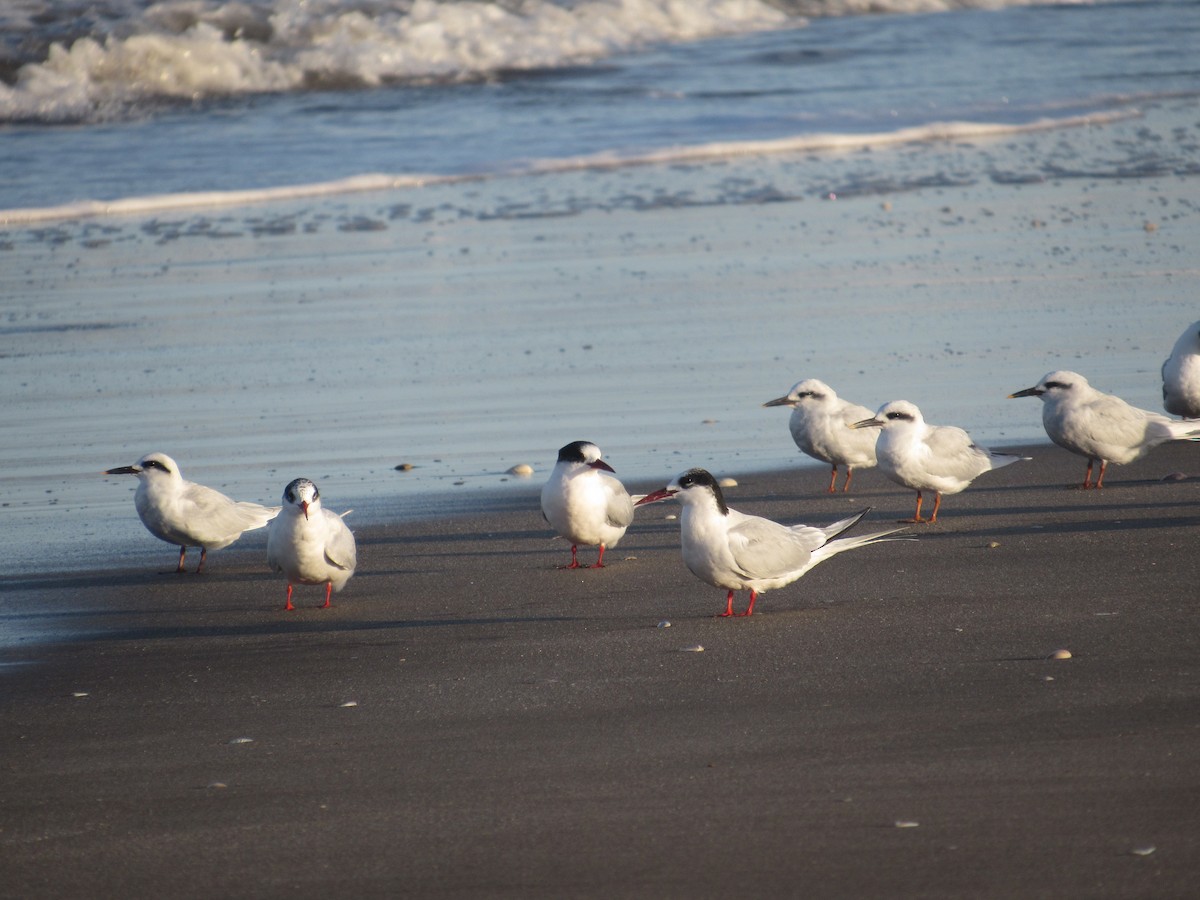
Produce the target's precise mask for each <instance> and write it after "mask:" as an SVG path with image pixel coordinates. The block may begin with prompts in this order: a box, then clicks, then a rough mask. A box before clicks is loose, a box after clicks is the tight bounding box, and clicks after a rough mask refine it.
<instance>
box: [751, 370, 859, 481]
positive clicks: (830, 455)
mask: <svg viewBox="0 0 1200 900" xmlns="http://www.w3.org/2000/svg"><path fill="white" fill-rule="evenodd" d="M763 406H790V407H791V409H792V415H791V418H790V419H789V420H788V428H789V429H790V430H791V432H792V440H793V441H795V442H796V446H797V447H799V448H800V451H801V452H802V453H806V454H807V455H809V456H811V457H812V458H813V459H819V460H821V461H822V462H827V463H829V464H830V466H832V467H833V468H832V471H831V472H830V473H829V493H831V494H832V493H834V491H835V489H836V487H837V475H838V466H845V468H846V482H845V484H843V485H842V490H843V491H848V490H850V479H851V478H852V477H853V476H854V470H855V469H870V468H873V467H874V466H875V438H876V437H877V436H878V435H875V434H872V433H871V432H868V431H858V430H855V429H854V428H853V427H852V426H853V425H854V423H855V422H859V421H861V420H863V419H867V418H870V416H871V410H869V409H867V408H866V407H865V406H859V405H858V404H857V403H851V402H849V401H848V400H843V399H841V398H840V397H839V396H838V395H837V394H835V393H834V392H833V388H831V387H830V386H829V385H827V384H825V382H823V381H818V380H817V379H815V378H808V379H805V380H804V381H801V382H798V383H797V384H795V385H794V386H793V387H792V389H791V390H790V391H788V392H787V393H786V394H784V395H783V396H782V397H776V398H775V399H774V400H768V401H767V402H766V403H764V404H763Z"/></svg>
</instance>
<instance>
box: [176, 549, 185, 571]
mask: <svg viewBox="0 0 1200 900" xmlns="http://www.w3.org/2000/svg"><path fill="white" fill-rule="evenodd" d="M186 554H187V546H186V545H185V546H183V547H180V548H179V568H177V569H176V570H175V571H176V572H182V571H183V557H184V556H185V555H186Z"/></svg>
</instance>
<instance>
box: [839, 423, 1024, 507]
mask: <svg viewBox="0 0 1200 900" xmlns="http://www.w3.org/2000/svg"><path fill="white" fill-rule="evenodd" d="M854 427H855V428H878V429H879V430H880V431H879V442H878V443H877V444H876V445H875V453H876V456H877V457H878V459H879V470H880V471H881V472H883V474H884V475H886V476H887V477H888V478H890V479H891V480H892V481H894V482H896V484H902V485H904V486H905V487H908V488H912V489H913V490H914V491H916V492H917V511H916V513H915V514H914V515H913V517H912V518H911V519H902V520H901V521H902V522H909V523H922V524H924V523H929V524H933V523H934V522H937V517H938V510H939V509H941V507H942V494H957V493H958V492H959V491H962V490H964V489H965V488H966V487H967V485H969V484H970V483H971V482H972V481H974V480H975V479H976V478H978V477H979V476H980V475H982V474H983V473H984V472H990V471H991V470H992V469H999V468H1000V467H1001V466H1007V465H1008V464H1009V463H1015V462H1018V461H1019V460H1028V459H1029V457H1028V456H1017V455H1016V454H1013V453H997V452H996V451H995V450H989V449H988V448H987V447H981V446H980V445H979V444H976V443H975V442H974V441H973V440H971V436H970V435H969V434H967V433H966V432H965V431H963V430H962V429H961V428H957V427H955V426H954V425H930V424H929V423H928V422H926V421H925V418H924V417H923V416H922V415H921V410H919V409H917V407H916V404H914V403H909V402H908V401H907V400H893V401H892V402H890V403H885V404H883V406H881V407H879V411H878V412H877V413H875V415H874V416H873V417H872V418H870V419H864V420H863V421H861V422H855V423H854ZM923 491H933V492H934V499H933V515H931V516H930V517H929V518H928V519H925V518H922V517H921V495H922V492H923Z"/></svg>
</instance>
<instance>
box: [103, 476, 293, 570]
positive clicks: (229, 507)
mask: <svg viewBox="0 0 1200 900" xmlns="http://www.w3.org/2000/svg"><path fill="white" fill-rule="evenodd" d="M104 474H105V475H136V476H137V479H138V486H137V492H136V493H135V494H134V495H133V503H134V506H136V507H137V513H138V517H139V518H140V519H141V520H142V524H143V525H145V526H146V530H147V531H149V532H150V533H151V534H152V535H154V536H155V537H156V538H159V539H160V540H164V541H166V542H167V543H168V544H174V545H175V546H177V547H178V548H179V566H178V567H177V568H176V569H175V571H176V572H182V571H184V567H183V562H184V557H185V556H186V555H187V549H188V547H199V548H200V562H199V564H198V565H197V566H196V572H197V573H199V572H200V571H201V570H202V569H203V568H204V561H205V559H206V558H207V557H208V551H209V550H220V549H221V548H222V547H228V546H229V545H230V544H232V543H233V542H234V541H236V540H237V539H238V538H240V537H241V536H242V534H243V532H246V531H253V530H254V529H255V528H262V527H263V526H264V525H266V524H267V523H268V522H269V521H271V519H272V518H274V516H275V514H276V513H278V512H279V507H278V506H275V507H269V506H261V505H260V504H258V503H251V502H249V501H248V500H241V501H239V500H232V499H230V498H229V497H226V496H225V495H224V494H222V493H221V492H220V491H217V490H213V489H212V488H210V487H205V486H204V485H202V484H196V483H195V482H192V481H186V480H185V479H184V477H183V476H182V475H180V474H179V466H178V464H176V462H175V460H173V459H171V457H169V456H167V454H165V453H147V454H146V455H145V456H143V457H142V458H141V459H139V460H138V461H137V462H136V463H134V464H133V465H132V466H121V467H120V468H117V469H108V470H107V471H106V472H104Z"/></svg>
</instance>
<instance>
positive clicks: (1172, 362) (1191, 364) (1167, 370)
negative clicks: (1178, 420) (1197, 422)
mask: <svg viewBox="0 0 1200 900" xmlns="http://www.w3.org/2000/svg"><path fill="white" fill-rule="evenodd" d="M1162 382H1163V386H1162V391H1163V409H1165V410H1166V411H1167V412H1169V413H1174V414H1175V415H1177V416H1183V417H1184V418H1185V419H1200V322H1193V323H1192V324H1191V325H1189V326H1188V327H1187V330H1186V331H1184V333H1183V334H1181V335H1180V336H1179V340H1177V341H1176V342H1175V347H1174V349H1173V350H1171V355H1170V356H1168V357H1167V360H1166V362H1164V363H1163V364H1162Z"/></svg>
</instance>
